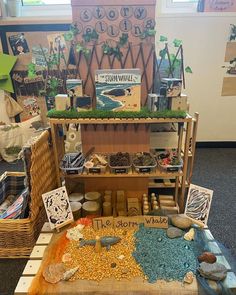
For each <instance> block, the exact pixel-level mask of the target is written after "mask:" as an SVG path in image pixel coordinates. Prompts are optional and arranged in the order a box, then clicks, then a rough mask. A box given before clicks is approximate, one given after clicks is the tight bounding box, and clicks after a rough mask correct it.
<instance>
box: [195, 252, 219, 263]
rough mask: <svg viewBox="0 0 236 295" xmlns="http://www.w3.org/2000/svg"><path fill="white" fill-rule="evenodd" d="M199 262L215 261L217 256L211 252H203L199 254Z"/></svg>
mask: <svg viewBox="0 0 236 295" xmlns="http://www.w3.org/2000/svg"><path fill="white" fill-rule="evenodd" d="M197 259H198V261H199V262H207V263H215V262H216V256H215V255H214V254H213V253H211V252H203V253H202V254H201V255H200V256H198V258H197Z"/></svg>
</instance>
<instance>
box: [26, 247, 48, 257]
mask: <svg viewBox="0 0 236 295" xmlns="http://www.w3.org/2000/svg"><path fill="white" fill-rule="evenodd" d="M46 248H47V246H34V248H33V251H32V252H31V254H30V259H40V258H43V254H44V251H45V249H46Z"/></svg>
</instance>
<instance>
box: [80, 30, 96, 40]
mask: <svg viewBox="0 0 236 295" xmlns="http://www.w3.org/2000/svg"><path fill="white" fill-rule="evenodd" d="M82 37H83V39H84V41H85V42H86V43H88V42H90V41H96V40H98V37H99V35H98V33H97V32H96V30H95V29H93V30H92V31H91V32H86V33H85V34H83V35H82Z"/></svg>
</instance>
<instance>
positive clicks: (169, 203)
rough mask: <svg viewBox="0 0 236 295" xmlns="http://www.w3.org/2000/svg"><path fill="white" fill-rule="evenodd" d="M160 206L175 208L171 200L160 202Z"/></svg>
mask: <svg viewBox="0 0 236 295" xmlns="http://www.w3.org/2000/svg"><path fill="white" fill-rule="evenodd" d="M160 206H167V207H175V201H172V200H161V201H160Z"/></svg>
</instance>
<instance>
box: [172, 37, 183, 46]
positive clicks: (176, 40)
mask: <svg viewBox="0 0 236 295" xmlns="http://www.w3.org/2000/svg"><path fill="white" fill-rule="evenodd" d="M173 44H174V47H180V45H182V40H179V39H174V41H173Z"/></svg>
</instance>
